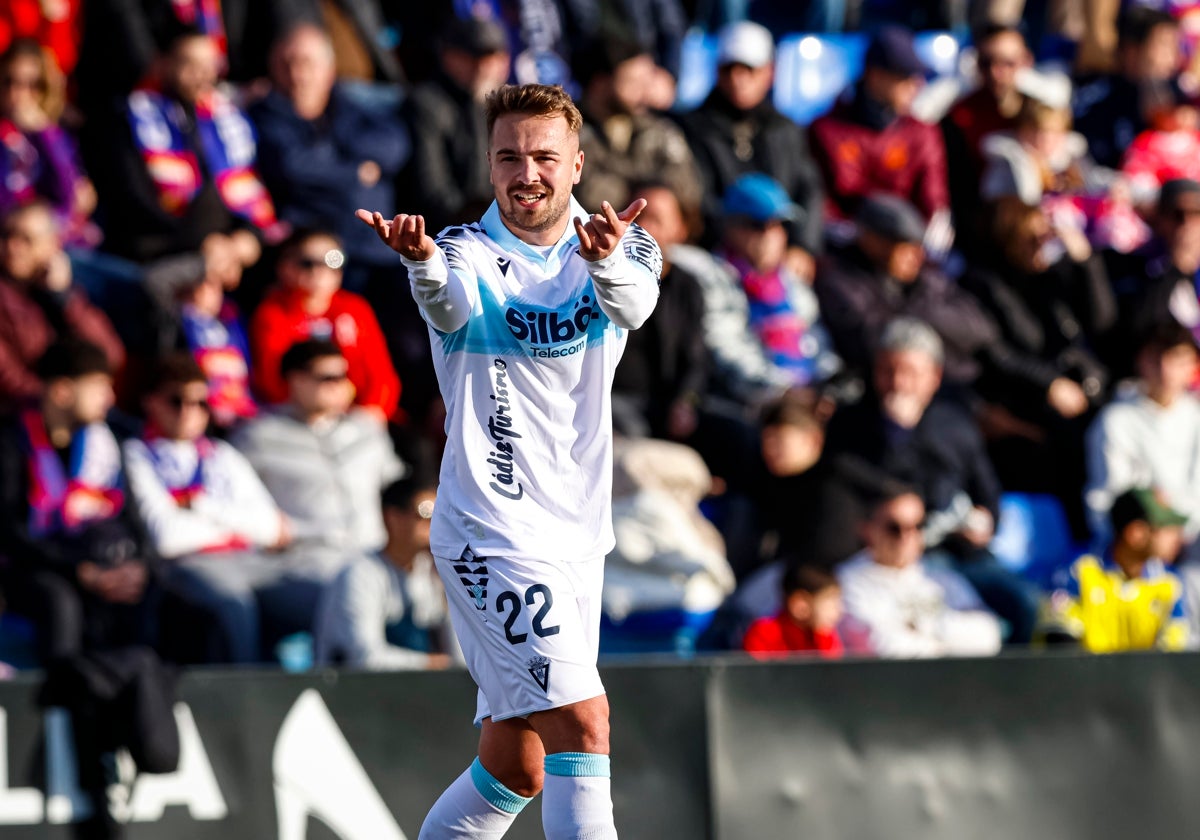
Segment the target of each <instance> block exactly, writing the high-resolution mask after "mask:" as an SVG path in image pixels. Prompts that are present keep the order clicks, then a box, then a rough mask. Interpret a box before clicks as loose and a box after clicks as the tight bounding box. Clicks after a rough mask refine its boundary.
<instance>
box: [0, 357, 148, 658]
mask: <svg viewBox="0 0 1200 840" xmlns="http://www.w3.org/2000/svg"><path fill="white" fill-rule="evenodd" d="M36 374H37V377H38V379H39V380H40V381H41V382H43V383H44V386H45V387H44V388H43V389H42V391H41V395H40V398H39V399H38V400H37V402H36V403H35V404H33V405H30V406H28V407H26V408H25V409H24V410H22V411H21V413H20V414H19V415H18V417H17V418H16V419H15V421H14V422H12V423H10V424H8V425H7V426H6V427H5V428H4V429H3V431H2V433H0V555H2V556H3V557H4V558H5V560H6V561H7V562H6V563H4V565H3V584H4V594H5V600H6V601H7V603H8V604H9V605H10V606H11V608H12V610H13V611H14V612H18V613H20V614H22V615H24V616H26V617H27V618H29V619H31V620H32V621H33V623H34V627H35V629H36V634H37V647H38V653H39V657H40V659H41V661H42V663H43V664H47V665H48V664H50V663H52V662H54V661H55V660H58V659H61V658H65V657H69V656H73V655H75V654H79V653H82V652H83V651H84V650H87V649H93V648H96V647H100V648H104V647H109V646H113V645H122V644H130V643H134V642H137V641H144V636H143V633H144V631H145V629H146V624H145V622H144V618H145V616H144V612H143V609H144V601H143V595H144V593H145V590H146V585H147V579H148V575H147V569H146V565H145V563H144V562H143V561H142V557H143V554H142V553H141V546H140V540H139V539H138V536H137V531H136V529H135V527H134V525H133V523H132V521H131V519H132V517H131V511H130V509H129V506H128V505H126V499H125V490H124V472H123V470H122V468H121V451H120V446H119V445H118V443H117V439H116V437H115V436H114V435H113V432H112V430H111V429H110V428H109V427H108V425H107V424H106V423H105V421H104V418H105V416H106V414H107V413H108V410H109V408H110V407H111V406H112V403H113V389H112V375H111V374H110V372H109V366H108V360H107V358H106V357H105V355H104V352H103V351H102V350H101V349H100V348H98V347H96V346H95V345H92V344H87V343H86V342H80V341H60V342H58V343H55V344H53V345H51V346H50V347H49V348H48V349H47V350H46V352H45V354H44V355H43V356H42V357H41V359H39V360H38V363H37V368H36Z"/></svg>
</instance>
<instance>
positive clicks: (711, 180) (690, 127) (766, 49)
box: [681, 22, 824, 280]
mask: <svg viewBox="0 0 1200 840" xmlns="http://www.w3.org/2000/svg"><path fill="white" fill-rule="evenodd" d="M717 62H718V69H717V86H716V88H715V89H714V90H713V92H712V93H711V94H710V95H709V97H708V98H707V99H706V100H705V101H704V103H703V104H702V105H701V106H700V107H699V108H697V109H696V110H695V111H692V112H691V113H688V114H684V115H683V116H682V117H681V122H682V124H683V128H684V132H685V133H686V134H687V137H688V142H689V143H690V144H691V146H692V152H693V154H694V155H695V157H696V164H697V166H698V167H699V168H700V175H701V184H702V185H703V194H704V196H705V203H704V206H703V208H702V209H703V213H704V220H705V225H706V228H707V235H708V236H710V237H715V236H716V235H718V234H719V232H720V230H721V227H720V224H719V220H720V218H721V196H722V195H723V193H724V192H725V190H726V188H727V187H728V186H729V185H730V184H732V183H733V182H734V181H736V180H737V179H738V177H739V176H741V175H744V174H746V173H748V172H764V173H766V174H767V175H770V176H771V177H772V178H774V179H775V180H777V181H779V183H781V184H783V186H784V188H785V189H786V190H787V191H788V194H789V195H791V197H792V200H793V201H794V202H796V204H797V205H799V207H800V208H801V210H802V211H803V218H802V219H801V220H800V221H799V222H798V223H797V224H795V225H793V228H792V231H791V235H790V245H791V248H790V249H789V267H790V268H791V269H792V271H793V272H794V273H795V274H796V275H797V276H798V277H801V278H803V279H805V280H811V279H812V277H813V273H814V270H815V265H814V262H813V260H814V257H815V255H816V254H817V253H819V251H820V248H821V228H822V203H823V201H824V197H823V195H822V192H821V176H820V173H819V172H818V171H817V167H816V164H815V163H814V162H813V159H812V156H811V155H810V154H809V151H808V141H807V139H806V138H805V134H804V132H803V131H802V130H801V129H800V127H799V126H797V125H796V124H795V123H794V122H792V121H791V120H790V119H788V118H787V117H786V116H784V115H783V114H781V113H780V112H779V111H778V110H776V108H775V106H774V104H773V103H772V102H771V96H770V94H771V86H772V84H773V82H774V43H773V41H772V38H771V33H770V32H769V31H768V30H767V29H765V28H763V27H761V26H759V25H758V24H755V23H747V22H742V23H736V24H731V25H730V26H729V27H726V28H725V29H724V30H722V33H721V36H720V41H719V46H718V55H717ZM706 244H709V245H711V244H713V242H712V241H708V242H706Z"/></svg>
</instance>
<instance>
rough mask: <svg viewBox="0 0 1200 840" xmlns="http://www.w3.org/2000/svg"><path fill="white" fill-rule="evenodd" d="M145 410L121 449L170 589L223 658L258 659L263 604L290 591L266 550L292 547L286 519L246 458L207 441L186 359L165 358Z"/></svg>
mask: <svg viewBox="0 0 1200 840" xmlns="http://www.w3.org/2000/svg"><path fill="white" fill-rule="evenodd" d="M142 405H143V408H144V410H145V415H146V426H145V430H144V432H143V434H142V437H141V438H140V439H133V440H129V441H127V442H126V443H125V445H124V451H125V462H126V469H127V472H128V475H129V488H130V493H131V495H132V497H133V504H134V507H135V509H136V510H137V513H138V517H139V519H140V520H141V522H142V525H143V527H144V529H145V531H146V534H147V536H148V538H149V541H150V544H151V546H152V547H153V549H154V552H155V553H156V554H157V555H158V556H159V557H160V558H162V559H163V560H164V561H165V563H164V565H163V576H164V585H165V586H166V587H167V588H168V589H170V590H172V591H174V592H175V593H176V594H177V595H179V596H180V597H182V598H183V599H184V600H186V601H188V602H191V603H193V604H195V605H197V606H199V607H201V608H202V609H205V610H207V611H208V612H209V613H211V615H212V616H213V617H214V618H215V620H216V624H217V627H218V628H219V630H220V633H221V636H222V638H221V639H220V640H219V641H217V644H218V645H220V646H221V647H220V649H221V650H223V651H224V654H225V655H224V656H223V657H222V658H223V659H225V660H227V661H229V662H232V663H238V664H244V663H251V662H258V661H260V660H261V658H262V657H261V632H260V615H259V599H260V598H261V597H264V596H266V595H268V594H275V595H276V596H277V598H276V600H277V601H280V602H286V600H287V594H288V593H287V591H286V590H287V589H288V588H289V587H294V583H293V582H292V581H291V580H290V579H289V575H288V569H287V566H286V565H285V564H282V563H280V562H279V561H278V560H277V559H276V558H274V557H270V556H268V555H267V553H266V552H267V551H269V550H276V549H280V548H283V547H284V546H286V545H287V544H288V543H289V542H290V539H291V534H290V526H289V524H288V520H287V517H286V516H284V514H283V513H282V512H281V511H280V510H279V508H278V507H277V506H276V504H275V502H274V500H272V498H271V495H270V493H268V492H267V489H266V488H265V487H264V486H263V483H262V481H261V480H260V479H259V477H258V475H257V474H256V473H255V472H254V468H253V467H252V466H251V465H250V464H249V462H248V461H247V460H246V458H245V457H244V456H243V455H242V454H241V453H240V452H238V451H237V450H236V449H234V448H233V447H232V446H230V445H229V444H228V443H225V442H224V441H220V440H215V439H213V438H210V437H208V436H207V434H206V432H207V429H208V426H209V419H210V405H209V387H208V382H207V379H206V377H205V374H204V370H203V369H202V368H201V367H200V366H199V364H198V363H197V362H196V360H195V359H194V358H193V357H192V356H191V355H190V354H188V353H186V352H184V351H180V352H178V353H174V354H172V355H169V356H166V357H165V358H163V359H162V361H161V362H160V363H159V365H158V367H157V369H156V370H155V372H154V374H153V378H152V380H151V383H150V389H149V392H148V393H147V395H146V397H145V399H144V400H143V403H142ZM267 590H277V591H276V592H274V593H268V592H267Z"/></svg>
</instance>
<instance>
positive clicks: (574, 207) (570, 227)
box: [480, 196, 589, 271]
mask: <svg viewBox="0 0 1200 840" xmlns="http://www.w3.org/2000/svg"><path fill="white" fill-rule="evenodd" d="M568 212H569V214H570V216H571V218H572V219H576V218H578V219H581V220H582V221H583V222H585V223H586V222H587V220H588V218H589V215H588V212H587V211H586V210H584V209H583V206H582V205H581V204H580V203H579V202H578V201H576V200H575V196H571V204H570V208H569V210H568ZM480 224H482V225H483V229H484V231H485V232H486V233H487V235H488V237H489V238H490V239H491V240H492V241H493V242H495V243H496V244H497V245H499V246H500V247H501V248H503V249H504V250H505V251H510V252H516V253H519V254H521V255H522V256H524V257H525V258H527V259H529V260H530V261H532V262H533V263H534V264H536V265H539V266H541V267H542V269H543V270H546V271H549V270H550V269H552V268H553V267H554V265H556V264H557V263H558V262H560V261H561V254H562V251H563V249H564V248H565V247H567V246H570V245H578V244H579V236H578V234H576V233H575V225H574V224H573V223H572V222H570V221H568V222H567V229H566V230H564V231H563V235H562V237H561V238H559V240H558V242H556V243H554V247H553V248H551V249H550V252H549V254H548V255H546V256H545V257H543V256H542V255H541V253H540V252H539V251H538V250H537V249H536V248H533V247H532V246H530V245H528V244H527V243H525V242H522V241H521V240H520V239H518V238H517V236H516V235H515V234H514V233H513V232H512V231H511V230H509V229H508V228H507V227H506V226H505V224H504V220H503V219H501V218H500V205H499V204H498V203H497V202H496V201H494V200H493V201H492V204H491V206H490V207H488V209H487V212H486V213H484V214H483V218H482V219H481V220H480Z"/></svg>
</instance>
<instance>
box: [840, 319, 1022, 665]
mask: <svg viewBox="0 0 1200 840" xmlns="http://www.w3.org/2000/svg"><path fill="white" fill-rule="evenodd" d="M878 347H879V349H878V351H877V353H876V355H875V359H874V366H873V370H872V381H873V386H874V387H873V388H872V389H871V391H870V392H869V393H868V395H867V396H866V397H864V398H863V400H862V401H861V402H859V403H858V404H857V405H854V406H850V407H847V408H844V409H841V410H839V411H838V412H837V413H835V414H834V416H833V418H832V419H831V421H830V423H829V432H828V438H827V452H828V457H829V458H830V459H831V461H832V465H833V470H834V473H835V476H836V479H835V480H836V481H837V482H840V483H842V484H843V485H845V486H847V487H850V488H853V487H855V486H866V483H865V482H863V481H862V477H863V476H868V475H872V474H878V473H879V472H882V473H883V474H885V475H887V476H889V477H891V478H894V479H897V480H900V481H903V482H905V483H907V484H910V485H912V486H913V487H914V488H916V489H917V490H918V491H919V492H920V494H921V496H922V497H923V498H924V500H925V506H926V509H927V511H928V513H927V517H926V522H925V528H924V530H925V540H926V544H927V546H928V547H929V549H930V550H931V551H937V552H940V553H941V555H942V556H943V557H945V558H946V559H947V560H948V561H949V562H951V563H952V564H953V565H954V567H955V568H956V569H957V570H958V571H959V572H961V573H962V574H963V575H964V576H965V577H966V578H967V580H969V581H970V582H971V584H972V585H973V586H974V587H975V588H976V589H977V590H978V591H979V595H980V597H982V598H983V600H984V602H985V603H986V604H987V605H988V607H990V608H991V609H992V610H993V611H995V612H996V613H997V614H998V615H1000V616H1001V617H1002V618H1004V619H1005V620H1006V621H1007V622H1008V624H1009V626H1010V628H1011V633H1010V636H1009V639H1008V640H1009V641H1010V642H1012V643H1026V642H1028V641H1029V640H1030V638H1031V637H1032V634H1033V626H1034V622H1035V619H1036V615H1037V598H1036V595H1035V594H1034V592H1033V590H1032V587H1031V585H1029V584H1027V583H1026V582H1024V581H1023V580H1021V579H1020V578H1019V577H1017V576H1016V575H1015V574H1013V573H1012V572H1009V571H1008V570H1007V569H1005V568H1004V567H1003V566H1002V565H1001V564H1000V563H999V561H997V560H996V558H995V557H994V556H993V555H992V554H991V552H990V551H989V550H988V546H989V544H990V543H991V540H992V537H993V536H994V534H995V527H996V519H997V517H998V516H999V510H1000V492H1001V488H1000V482H999V480H998V479H997V477H996V472H995V470H994V468H993V466H992V463H991V461H990V460H989V459H988V455H987V451H986V449H985V447H984V442H983V437H982V436H981V435H980V433H979V429H978V427H977V426H976V425H975V421H974V419H973V418H972V417H971V415H970V414H969V413H967V411H966V410H965V409H964V408H962V407H961V406H960V405H959V404H958V403H957V402H956V401H954V400H950V399H946V398H940V397H938V396H937V394H938V389H939V387H940V385H941V381H942V360H943V346H942V341H941V339H939V338H938V336H937V333H936V332H934V330H933V329H932V328H930V327H929V325H927V324H924V323H922V322H921V321H918V320H916V319H913V318H898V319H896V320H894V321H892V322H891V323H889V324H888V325H887V326H886V327H885V328H884V330H883V334H882V337H881V338H880V340H879V345H878ZM843 498H844V499H846V500H848V501H850V502H852V503H855V504H857V505H858V515H857V521H862V520H863V519H864V518H865V517H866V515H867V498H866V497H865V496H863V495H860V496H857V497H856V496H855V495H854V494H853V493H850V494H846V495H844V496H843ZM827 515H828V514H827ZM842 515H843V517H846V518H847V521H849V520H853V519H855V518H856V517H854V516H851V515H849V514H842ZM856 547H857V546H856V545H850V544H849V540H848V544H847V546H845V547H844V548H843V551H845V550H846V549H849V551H847V554H849V553H850V552H852V551H853V550H855V548H856Z"/></svg>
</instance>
